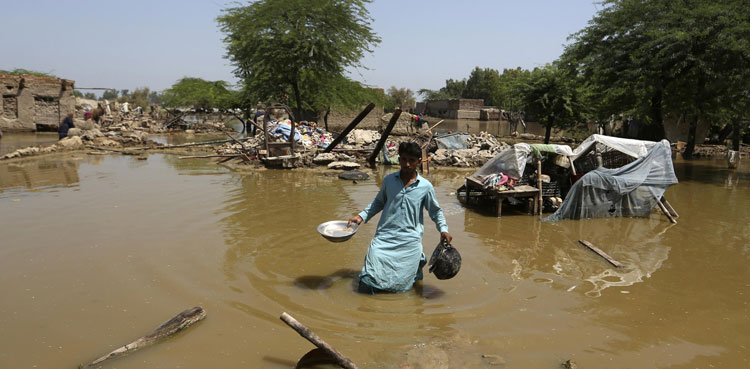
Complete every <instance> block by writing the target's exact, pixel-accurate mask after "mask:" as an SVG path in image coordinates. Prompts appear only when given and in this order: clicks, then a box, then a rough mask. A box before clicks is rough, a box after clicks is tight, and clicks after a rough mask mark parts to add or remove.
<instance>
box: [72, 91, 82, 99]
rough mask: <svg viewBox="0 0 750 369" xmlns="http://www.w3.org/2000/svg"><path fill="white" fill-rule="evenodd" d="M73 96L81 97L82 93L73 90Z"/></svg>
mask: <svg viewBox="0 0 750 369" xmlns="http://www.w3.org/2000/svg"><path fill="white" fill-rule="evenodd" d="M73 96H75V97H83V92H81V91H78V90H73Z"/></svg>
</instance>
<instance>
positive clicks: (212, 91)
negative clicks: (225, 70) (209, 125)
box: [134, 77, 237, 109]
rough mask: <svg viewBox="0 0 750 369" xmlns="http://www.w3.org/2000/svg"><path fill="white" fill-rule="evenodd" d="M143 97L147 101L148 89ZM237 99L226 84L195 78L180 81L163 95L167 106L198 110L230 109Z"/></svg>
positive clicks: (235, 93) (235, 94)
mask: <svg viewBox="0 0 750 369" xmlns="http://www.w3.org/2000/svg"><path fill="white" fill-rule="evenodd" d="M136 91H138V90H136ZM134 94H135V93H134ZM142 95H143V99H144V100H147V98H148V96H149V91H148V89H146V90H145V91H144V93H143V94H142ZM236 99H237V92H235V91H232V90H230V89H229V88H228V84H227V83H226V82H224V81H206V80H204V79H201V78H195V77H184V78H182V79H180V80H179V81H177V82H176V83H175V84H173V85H172V87H170V88H168V89H166V90H164V92H163V94H162V100H163V103H164V105H165V106H170V107H188V106H192V107H194V108H196V109H213V108H217V109H228V108H230V107H232V106H233V105H234V102H235V100H236Z"/></svg>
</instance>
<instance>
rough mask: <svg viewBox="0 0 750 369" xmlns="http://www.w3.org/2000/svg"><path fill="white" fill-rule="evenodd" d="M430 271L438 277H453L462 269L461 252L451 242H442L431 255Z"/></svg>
mask: <svg viewBox="0 0 750 369" xmlns="http://www.w3.org/2000/svg"><path fill="white" fill-rule="evenodd" d="M429 265H430V273H432V274H434V275H435V277H437V279H451V278H453V277H455V276H456V274H458V271H459V269H461V254H459V253H458V250H456V248H455V247H453V245H451V244H449V243H448V244H444V243H442V242H440V243H439V244H438V245H437V247H435V251H433V252H432V256H431V257H430V263H429Z"/></svg>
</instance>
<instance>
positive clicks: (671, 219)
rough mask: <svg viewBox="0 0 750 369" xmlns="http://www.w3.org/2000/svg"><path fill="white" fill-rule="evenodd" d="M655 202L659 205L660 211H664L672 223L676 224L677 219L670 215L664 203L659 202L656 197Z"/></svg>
mask: <svg viewBox="0 0 750 369" xmlns="http://www.w3.org/2000/svg"><path fill="white" fill-rule="evenodd" d="M656 204H657V205H659V209H661V212H662V213H664V215H666V216H667V218H669V221H670V222H672V223H673V224H677V220H675V218H674V217H672V214H670V213H669V210H667V208H666V207H665V206H664V204H662V203H661V201H659V199H656Z"/></svg>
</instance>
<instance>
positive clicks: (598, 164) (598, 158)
mask: <svg viewBox="0 0 750 369" xmlns="http://www.w3.org/2000/svg"><path fill="white" fill-rule="evenodd" d="M594 147H595V149H594V150H596V151H594V153H596V167H597V168H601V167H603V166H604V160H603V159H602V150H600V149H599V145H598V144H594Z"/></svg>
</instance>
